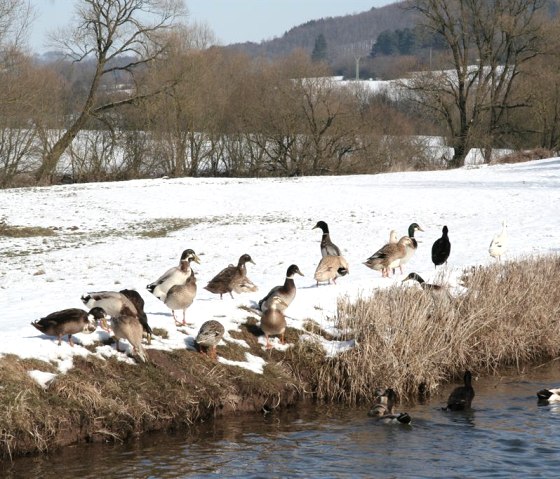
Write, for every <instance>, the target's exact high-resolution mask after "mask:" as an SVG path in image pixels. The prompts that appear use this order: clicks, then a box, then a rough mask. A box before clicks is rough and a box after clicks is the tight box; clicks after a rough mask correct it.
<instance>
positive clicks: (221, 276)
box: [204, 254, 258, 299]
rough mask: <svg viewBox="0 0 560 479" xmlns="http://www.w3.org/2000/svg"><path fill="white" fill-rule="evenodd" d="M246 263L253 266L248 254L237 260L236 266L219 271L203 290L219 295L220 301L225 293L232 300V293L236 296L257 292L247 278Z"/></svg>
mask: <svg viewBox="0 0 560 479" xmlns="http://www.w3.org/2000/svg"><path fill="white" fill-rule="evenodd" d="M246 263H253V264H255V262H254V261H253V260H252V259H251V256H249V255H248V254H244V255H242V256H241V257H240V258H239V261H238V263H237V266H233V265H231V264H230V265H229V266H228V267H227V268H224V269H223V270H222V271H220V272H219V273H218V274H217V275H216V276H214V277H213V278H212V279H211V280H210V281H209V282H208V284H207V285H206V286H205V287H204V289H207V290H208V291H210V292H211V293H214V294H219V295H220V299H222V295H224V294H226V293H229V294H230V296H231V297H232V298H233V294H232V291H233V292H235V293H237V294H240V293H248V292H253V291H257V289H258V288H257V287H256V286H255V284H253V282H252V281H251V280H250V279H249V278H248V277H247V267H246V266H245V264H246Z"/></svg>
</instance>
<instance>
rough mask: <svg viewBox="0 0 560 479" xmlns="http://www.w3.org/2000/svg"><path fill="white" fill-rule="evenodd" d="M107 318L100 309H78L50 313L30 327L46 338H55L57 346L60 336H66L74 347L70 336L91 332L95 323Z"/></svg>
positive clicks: (60, 341) (59, 342)
mask: <svg viewBox="0 0 560 479" xmlns="http://www.w3.org/2000/svg"><path fill="white" fill-rule="evenodd" d="M107 319H109V317H108V316H107V313H106V312H105V310H103V309H102V308H92V309H91V310H90V311H89V312H86V311H84V310H83V309H78V308H69V309H63V310H61V311H55V312H54V313H50V314H48V315H47V316H45V317H44V318H41V319H38V320H37V321H33V322H32V323H31V326H33V327H34V328H36V329H38V330H39V331H40V332H41V333H43V334H46V335H47V336H56V337H57V338H58V345H59V346H60V345H61V344H62V336H66V335H68V343H69V344H70V346H72V347H73V346H74V342H73V341H72V335H73V334H78V333H87V332H90V333H91V332H93V331H95V329H96V328H97V322H98V321H101V320H107Z"/></svg>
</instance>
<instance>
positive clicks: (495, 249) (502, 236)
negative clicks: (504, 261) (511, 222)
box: [488, 220, 508, 261]
mask: <svg viewBox="0 0 560 479" xmlns="http://www.w3.org/2000/svg"><path fill="white" fill-rule="evenodd" d="M507 247H508V234H507V223H506V221H505V220H504V221H502V231H501V232H500V233H498V234H497V235H496V236H494V238H493V239H492V241H491V242H490V246H489V248H488V252H489V253H490V256H492V258H496V259H497V260H498V261H501V257H502V255H503V254H504V253H505V252H506V251H507Z"/></svg>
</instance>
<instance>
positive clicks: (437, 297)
mask: <svg viewBox="0 0 560 479" xmlns="http://www.w3.org/2000/svg"><path fill="white" fill-rule="evenodd" d="M410 280H413V281H416V282H418V284H419V285H420V287H421V288H422V289H423V290H424V291H427V292H428V293H430V294H431V296H432V300H433V301H434V303H435V304H438V303H441V304H447V305H450V304H451V303H450V302H451V301H452V299H453V297H452V296H451V293H450V292H449V289H448V288H447V287H446V286H443V285H440V284H432V283H426V282H425V281H424V279H423V278H422V276H420V275H419V274H418V273H409V274H408V276H407V277H406V278H405V279H403V280H402V283H404V282H405V281H410Z"/></svg>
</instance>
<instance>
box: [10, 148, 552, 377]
mask: <svg viewBox="0 0 560 479" xmlns="http://www.w3.org/2000/svg"><path fill="white" fill-rule="evenodd" d="M0 218H4V219H5V220H6V222H7V223H8V224H10V225H19V226H42V227H53V228H56V229H55V232H56V235H55V236H52V237H34V238H8V237H0V247H1V249H0V257H1V263H0V311H1V312H2V315H1V316H0V327H1V328H2V332H3V334H2V339H1V340H0V354H16V355H18V356H21V357H24V358H38V359H41V360H44V361H48V362H52V363H53V364H55V365H57V366H58V369H59V370H60V371H61V373H63V372H65V371H67V370H68V369H69V368H71V367H72V361H73V358H74V357H75V356H87V355H90V354H95V355H97V356H98V357H104V358H106V357H109V356H116V357H118V358H120V359H122V360H125V361H127V362H130V363H135V361H133V360H132V359H130V358H128V357H127V356H126V355H125V354H123V353H117V352H116V351H115V348H114V345H112V346H107V345H104V346H99V347H97V349H96V351H95V353H92V352H90V351H89V350H88V349H86V348H85V347H84V346H87V345H89V344H93V343H94V342H95V341H102V340H104V339H107V333H105V332H104V331H102V330H101V329H98V330H97V331H96V332H94V333H92V334H85V333H81V334H77V335H75V340H76V341H75V342H76V345H75V346H74V347H71V346H70V345H69V344H68V343H67V341H66V338H64V340H63V342H62V345H61V346H58V344H57V340H56V338H49V337H46V336H44V335H42V334H41V333H39V332H38V331H37V330H36V329H35V328H33V327H32V326H31V324H30V323H31V322H32V321H34V320H36V319H38V318H40V317H43V316H45V315H47V314H48V313H50V312H52V311H56V310H60V309H64V308H72V307H83V305H82V303H81V301H80V297H81V295H82V294H83V293H85V292H89V291H101V290H116V291H118V290H120V289H123V288H134V289H137V290H138V291H139V292H140V293H141V294H142V296H143V298H144V299H145V301H146V306H145V310H146V313H147V315H148V320H149V323H150V325H151V326H152V328H154V327H155V328H163V329H166V330H167V331H168V334H169V337H168V338H167V339H161V338H154V341H153V343H152V345H151V346H147V348H148V349H149V348H157V349H163V350H171V349H177V348H181V349H185V348H187V349H193V344H194V343H193V341H194V337H195V336H196V334H197V332H198V328H199V327H200V325H201V324H202V323H203V322H205V321H207V320H209V319H217V320H218V321H220V322H222V324H224V326H225V328H226V330H227V331H228V333H227V334H226V335H225V337H224V340H223V341H224V342H223V344H225V343H227V342H237V343H238V344H242V343H243V341H241V340H234V338H232V337H231V335H230V334H229V332H231V331H235V330H238V329H239V325H240V324H243V323H244V322H246V321H247V318H248V317H253V318H256V319H257V320H258V317H259V316H258V314H257V313H256V312H252V311H251V308H252V307H254V306H255V304H256V303H257V302H258V300H259V299H260V298H262V297H263V296H264V295H265V294H266V293H267V292H268V290H269V289H270V288H272V287H273V286H276V285H279V284H282V283H283V282H284V278H285V274H286V269H287V268H288V266H289V265H290V264H292V263H295V264H297V265H298V266H299V268H300V270H301V271H302V272H303V273H304V274H305V277H303V278H302V277H300V276H297V277H296V278H295V281H296V285H297V287H298V291H297V296H296V298H295V300H294V302H293V303H292V305H290V307H289V308H288V310H287V312H286V313H287V316H288V325H289V326H290V327H296V328H303V325H304V323H305V322H306V321H307V320H310V319H311V320H314V321H315V322H317V323H318V324H319V325H320V326H321V327H323V328H325V329H326V330H329V331H331V332H332V331H333V328H334V327H335V319H336V305H337V300H338V299H339V298H341V297H348V298H350V299H352V298H357V297H363V296H368V295H369V294H371V293H372V292H373V291H375V290H376V289H377V288H385V287H388V286H391V285H393V284H395V283H397V282H400V280H402V279H403V275H401V274H399V273H398V274H397V275H396V276H395V277H391V278H389V279H387V278H382V277H381V274H380V273H379V272H374V271H371V270H370V269H368V268H366V267H365V266H364V265H362V262H363V261H365V260H366V259H367V258H368V257H369V256H370V255H371V254H372V253H373V252H375V251H376V250H377V249H379V248H380V247H381V246H382V245H383V244H385V243H386V242H387V240H388V238H389V232H390V230H391V229H396V230H397V231H398V232H399V236H401V235H404V234H406V233H407V228H408V225H409V224H410V223H412V222H417V223H419V224H420V226H421V227H422V228H423V229H424V233H421V232H420V233H417V239H418V241H419V248H418V251H417V252H416V254H415V256H414V257H413V258H412V260H411V261H410V262H409V263H408V264H407V265H406V266H405V274H407V273H408V272H410V271H416V272H417V273H419V274H420V275H422V276H423V277H424V279H425V280H427V281H430V280H433V279H434V278H437V277H440V276H441V275H442V273H441V272H439V270H438V272H437V274H436V271H435V270H434V266H433V264H432V263H431V257H430V251H431V245H432V243H433V242H434V241H435V240H436V239H437V238H439V237H440V236H441V229H442V227H443V225H447V226H448V227H449V237H450V240H451V245H452V246H451V256H450V259H449V262H448V265H447V266H446V269H445V271H444V273H443V276H444V277H445V278H447V280H448V281H449V282H450V285H451V286H452V288H455V289H453V291H455V293H456V292H457V291H458V289H459V286H458V285H457V277H458V274H459V273H460V272H461V271H462V269H463V268H465V267H467V266H470V265H479V264H488V263H490V262H491V261H495V260H494V259H493V258H491V257H490V256H489V254H488V246H489V244H490V241H491V239H492V238H493V237H494V236H495V235H496V234H497V233H499V232H500V231H501V224H502V221H503V220H507V223H508V235H509V245H508V251H507V252H506V254H505V256H504V257H503V259H505V260H508V259H514V258H519V257H524V256H527V255H540V254H547V253H558V251H559V248H560V246H559V241H558V231H559V229H560V228H559V226H560V225H559V223H560V158H551V159H547V160H540V161H533V162H527V163H520V164H508V165H494V166H488V165H480V166H469V167H465V168H461V169H457V170H449V171H434V172H406V173H391V174H381V175H361V176H340V177H304V178H289V179H278V178H270V179H225V178H181V179H157V180H138V181H129V182H118V183H95V184H79V185H64V186H55V187H49V188H24V189H8V190H2V191H0ZM170 219H181V220H182V221H183V222H184V224H185V225H186V226H185V227H184V228H181V229H178V230H175V231H170V232H169V233H168V234H167V235H166V236H159V237H158V236H153V235H150V234H149V232H150V231H151V230H152V229H153V228H159V229H165V228H166V227H168V225H169V224H170ZM189 219H190V220H192V221H191V222H190V223H189V222H187V221H186V220H189ZM318 220H324V221H326V222H327V223H328V224H329V227H330V231H331V237H332V239H333V241H334V242H335V243H336V244H337V245H338V246H339V247H340V248H341V249H342V251H343V254H344V256H345V257H346V259H347V260H348V262H349V264H350V274H349V275H348V276H345V277H342V278H339V279H338V281H337V284H336V285H322V286H319V287H316V285H315V281H314V280H313V273H314V271H315V268H316V266H317V264H318V262H319V260H320V251H319V242H320V237H321V231H320V230H319V229H315V230H314V229H312V227H313V226H314V225H315V223H316V222H317V221H318ZM187 248H192V249H193V250H194V251H195V252H196V253H197V254H198V255H199V256H200V258H201V264H200V265H197V264H194V263H193V267H194V269H195V271H196V273H197V283H198V294H197V297H196V299H195V301H194V303H193V305H192V306H191V307H190V308H189V309H188V310H187V322H188V323H189V324H188V325H187V326H186V327H181V328H179V329H177V328H176V327H175V325H174V321H173V318H172V316H171V311H170V310H169V309H168V308H167V307H166V306H165V305H164V304H163V303H162V302H161V301H159V300H158V299H157V298H155V297H154V296H152V295H151V294H150V293H148V291H147V290H146V289H145V286H146V285H147V284H148V283H150V282H152V281H153V280H155V279H156V278H158V277H159V276H160V275H161V274H162V273H163V272H164V271H166V270H167V269H169V268H170V267H172V266H176V265H177V264H178V262H179V257H180V255H181V252H182V251H183V250H184V249H187ZM243 253H249V254H250V255H251V257H252V258H253V260H254V261H255V263H256V265H252V264H250V263H249V264H248V265H247V268H248V276H249V278H250V279H251V280H252V281H253V282H254V283H255V284H257V285H258V286H259V291H258V292H256V293H248V294H242V295H235V298H234V299H231V298H230V297H229V296H227V297H226V296H224V298H223V299H222V300H220V298H219V296H217V295H213V294H211V293H209V292H208V291H206V290H205V289H204V288H203V287H204V285H205V284H206V283H207V281H208V280H210V279H211V278H212V277H213V276H214V275H215V274H216V273H218V272H219V271H220V270H221V269H222V268H224V267H225V266H227V265H229V264H231V263H237V259H238V258H239V256H241V255H242V254H243ZM178 314H179V315H181V314H182V313H180V312H179V313H178ZM335 337H336V336H335ZM312 338H313V336H312V335H307V336H306V340H310V339H312ZM316 339H317V338H316ZM317 340H318V339H317ZM321 341H322V344H323V345H324V348H325V351H326V353H327V354H335V353H336V351H340V350H344V349H346V348H350V347H353V344H352V343H347V342H338V341H325V340H323V339H321ZM259 342H260V344H261V345H262V346H263V348H264V338H260V339H259ZM272 344H273V345H274V347H276V348H285V347H289V345H288V346H283V345H280V344H279V342H278V340H273V341H272ZM120 346H121V349H125V348H127V350H128V351H130V345H128V343H127V342H126V341H122V340H121V341H120ZM218 355H219V348H218ZM220 361H221V362H222V363H224V364H235V365H237V366H241V367H246V368H249V369H251V370H253V371H255V372H262V370H263V369H262V368H263V365H264V363H263V360H262V359H260V358H257V357H255V356H252V355H250V354H248V353H247V360H246V361H245V362H243V361H241V362H231V361H227V360H225V359H223V358H220ZM33 374H34V377H36V379H37V380H38V381H39V382H40V383H42V384H46V382H47V381H48V379H45V377H44V376H42V375H38V373H33Z"/></svg>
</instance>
